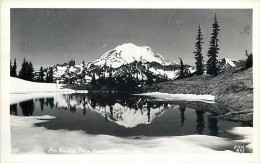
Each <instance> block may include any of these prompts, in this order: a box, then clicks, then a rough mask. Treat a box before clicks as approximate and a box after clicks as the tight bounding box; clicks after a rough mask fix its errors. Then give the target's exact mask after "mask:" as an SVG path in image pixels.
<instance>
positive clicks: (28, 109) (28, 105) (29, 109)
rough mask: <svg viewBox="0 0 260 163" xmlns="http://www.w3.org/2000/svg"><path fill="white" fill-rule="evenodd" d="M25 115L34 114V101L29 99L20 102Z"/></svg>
mask: <svg viewBox="0 0 260 163" xmlns="http://www.w3.org/2000/svg"><path fill="white" fill-rule="evenodd" d="M19 105H20V107H21V109H22V112H23V115H24V116H32V115H33V111H34V101H33V100H28V101H23V102H20V103H19Z"/></svg>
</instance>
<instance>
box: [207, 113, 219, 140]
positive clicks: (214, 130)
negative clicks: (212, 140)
mask: <svg viewBox="0 0 260 163" xmlns="http://www.w3.org/2000/svg"><path fill="white" fill-rule="evenodd" d="M208 129H209V134H210V135H212V136H219V127H218V119H216V118H214V117H212V116H208Z"/></svg>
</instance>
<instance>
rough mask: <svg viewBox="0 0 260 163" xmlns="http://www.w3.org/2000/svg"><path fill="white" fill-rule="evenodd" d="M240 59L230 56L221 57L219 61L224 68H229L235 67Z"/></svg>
mask: <svg viewBox="0 0 260 163" xmlns="http://www.w3.org/2000/svg"><path fill="white" fill-rule="evenodd" d="M237 62H238V61H236V60H233V59H228V58H223V59H219V63H220V65H221V66H222V67H223V68H227V67H228V66H231V67H235V66H236V63H237Z"/></svg>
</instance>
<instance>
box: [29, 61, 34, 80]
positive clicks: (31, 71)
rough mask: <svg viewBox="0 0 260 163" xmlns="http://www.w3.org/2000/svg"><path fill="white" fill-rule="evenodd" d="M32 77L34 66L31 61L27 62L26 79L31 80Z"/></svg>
mask: <svg viewBox="0 0 260 163" xmlns="http://www.w3.org/2000/svg"><path fill="white" fill-rule="evenodd" d="M33 78H34V68H33V65H32V62H29V64H28V74H27V80H29V81H33Z"/></svg>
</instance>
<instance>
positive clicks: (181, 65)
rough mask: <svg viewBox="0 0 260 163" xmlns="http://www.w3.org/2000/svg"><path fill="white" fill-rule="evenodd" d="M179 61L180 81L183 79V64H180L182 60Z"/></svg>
mask: <svg viewBox="0 0 260 163" xmlns="http://www.w3.org/2000/svg"><path fill="white" fill-rule="evenodd" d="M179 59H180V75H179V79H182V78H184V65H183V62H182V59H181V58H179Z"/></svg>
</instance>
